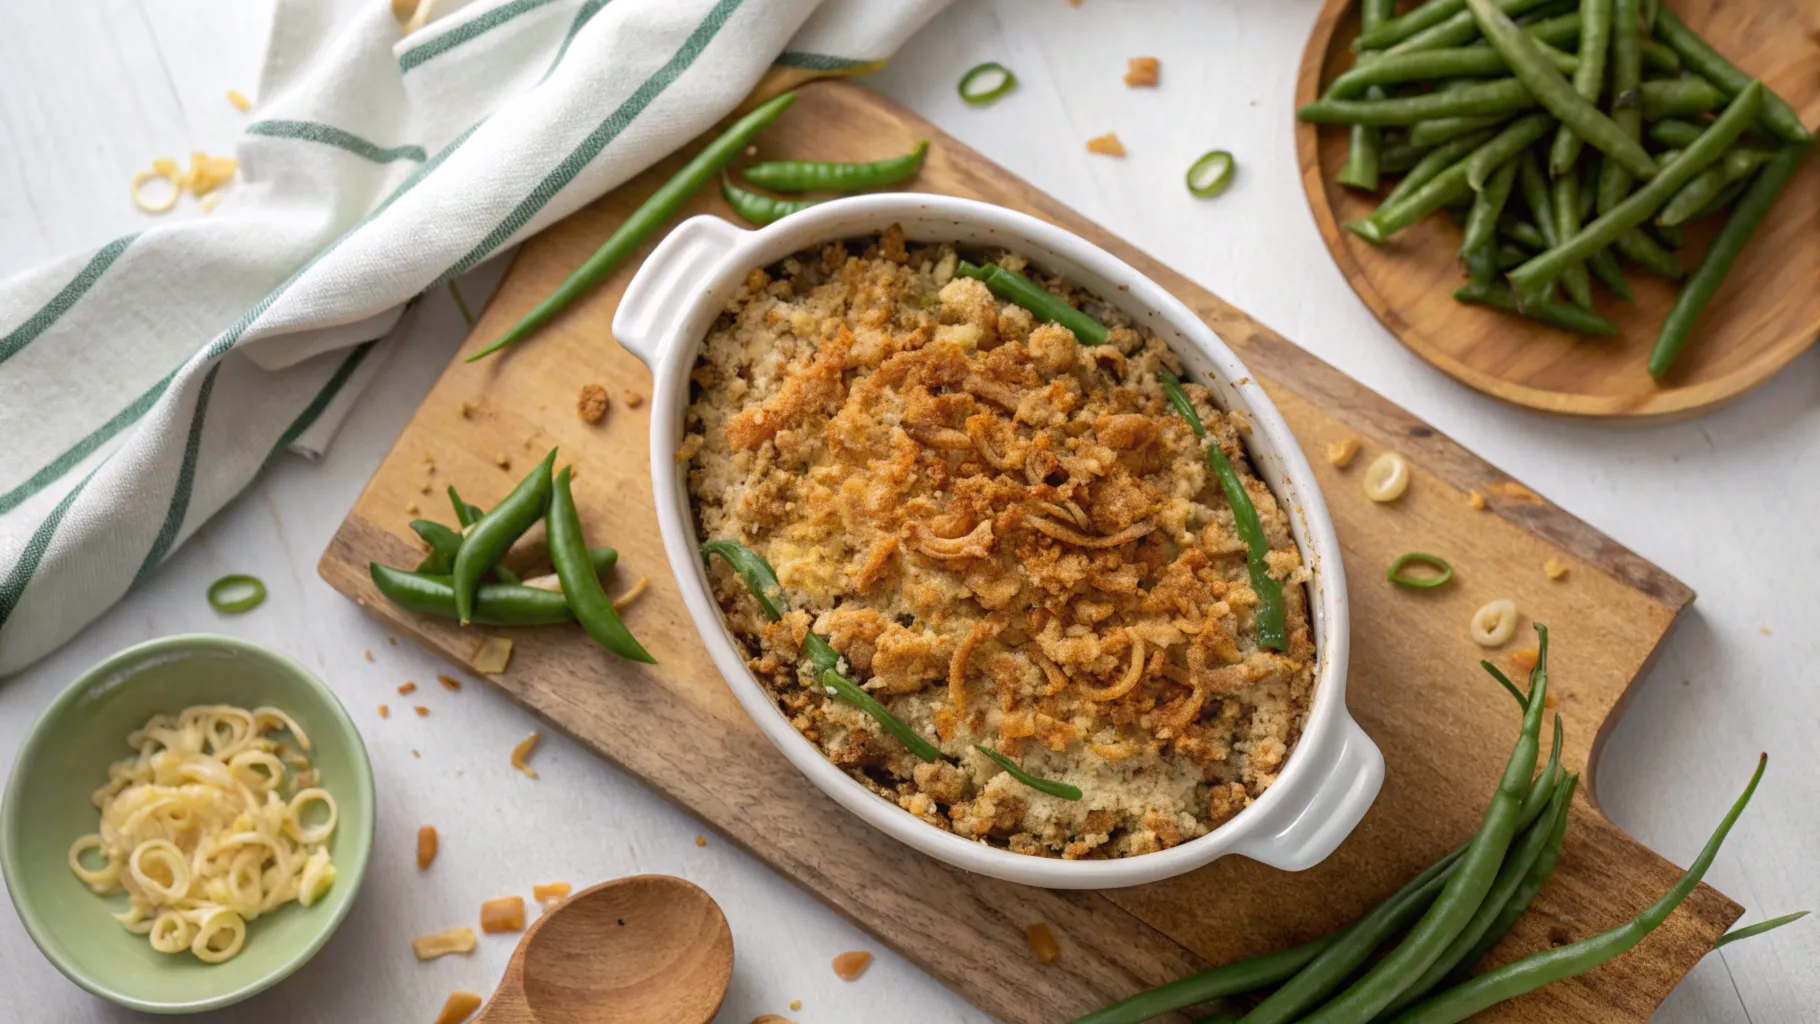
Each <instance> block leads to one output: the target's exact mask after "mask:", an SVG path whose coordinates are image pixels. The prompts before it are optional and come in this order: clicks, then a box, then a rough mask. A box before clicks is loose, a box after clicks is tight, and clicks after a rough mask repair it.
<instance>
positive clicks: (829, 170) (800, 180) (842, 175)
mask: <svg viewBox="0 0 1820 1024" xmlns="http://www.w3.org/2000/svg"><path fill="white" fill-rule="evenodd" d="M928 151H929V140H928V139H918V140H916V145H915V147H913V148H912V149H911V150H910V152H908V153H905V154H903V155H902V156H894V157H890V158H889V159H885V160H873V161H871V162H868V163H833V162H828V161H818V160H768V161H766V162H764V163H759V164H753V165H752V166H750V167H748V168H746V169H745V170H744V171H742V172H740V176H741V177H743V178H745V179H746V180H747V181H749V182H751V183H752V184H754V185H757V186H759V187H760V188H768V189H770V190H771V191H773V192H783V193H786V194H789V193H795V192H839V193H843V194H844V193H847V192H857V191H859V190H861V189H867V188H882V187H884V186H886V185H895V184H897V183H898V182H900V181H905V180H908V179H909V178H911V177H913V176H915V174H916V172H917V171H918V170H919V169H920V168H921V167H922V166H923V154H925V153H927V152H928Z"/></svg>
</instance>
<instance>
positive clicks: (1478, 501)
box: [1466, 489, 1485, 512]
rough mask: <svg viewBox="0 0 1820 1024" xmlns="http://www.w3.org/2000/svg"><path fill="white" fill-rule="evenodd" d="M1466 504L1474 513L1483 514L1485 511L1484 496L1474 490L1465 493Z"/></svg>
mask: <svg viewBox="0 0 1820 1024" xmlns="http://www.w3.org/2000/svg"><path fill="white" fill-rule="evenodd" d="M1466 504H1467V505H1469V506H1471V507H1472V509H1473V510H1474V511H1477V512H1483V511H1485V495H1484V494H1483V493H1482V492H1480V491H1478V490H1476V489H1475V490H1471V491H1467V492H1466Z"/></svg>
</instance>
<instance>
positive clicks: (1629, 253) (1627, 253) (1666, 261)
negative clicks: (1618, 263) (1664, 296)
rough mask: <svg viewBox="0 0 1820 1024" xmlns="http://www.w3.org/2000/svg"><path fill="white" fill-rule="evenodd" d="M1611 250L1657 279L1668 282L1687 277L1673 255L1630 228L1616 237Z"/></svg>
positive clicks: (1641, 233) (1684, 269)
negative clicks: (1664, 279) (1666, 279)
mask: <svg viewBox="0 0 1820 1024" xmlns="http://www.w3.org/2000/svg"><path fill="white" fill-rule="evenodd" d="M1612 248H1614V249H1616V250H1618V252H1619V253H1621V254H1623V256H1624V258H1625V259H1627V260H1630V261H1631V262H1632V263H1635V264H1636V265H1637V266H1639V267H1642V268H1643V269H1644V270H1647V271H1649V272H1650V273H1652V274H1655V275H1657V276H1659V277H1666V278H1668V279H1669V280H1670V281H1679V280H1681V279H1682V278H1684V277H1686V276H1687V269H1686V268H1685V267H1683V266H1681V264H1680V263H1679V262H1677V261H1676V260H1675V254H1674V253H1672V252H1669V251H1668V250H1667V249H1664V248H1662V246H1661V245H1660V244H1658V243H1657V242H1656V240H1655V239H1653V238H1651V237H1649V236H1648V235H1646V234H1644V233H1643V232H1642V231H1640V230H1638V229H1637V228H1631V229H1630V230H1629V231H1626V232H1624V233H1623V234H1621V235H1619V236H1618V240H1617V241H1616V242H1614V243H1612Z"/></svg>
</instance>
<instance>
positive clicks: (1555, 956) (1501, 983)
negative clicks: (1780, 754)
mask: <svg viewBox="0 0 1820 1024" xmlns="http://www.w3.org/2000/svg"><path fill="white" fill-rule="evenodd" d="M1768 763H1769V757H1768V755H1763V756H1762V757H1761V758H1759V759H1758V761H1757V770H1756V771H1755V772H1754V773H1752V775H1751V779H1750V784H1749V785H1748V786H1746V787H1745V789H1744V793H1743V794H1742V795H1741V796H1739V797H1738V800H1737V802H1736V803H1734V804H1732V807H1731V810H1730V811H1729V812H1727V813H1726V815H1725V818H1724V820H1722V821H1721V822H1720V823H1719V827H1718V829H1716V830H1715V831H1714V832H1713V835H1712V838H1710V839H1708V840H1707V842H1706V846H1705V847H1704V848H1703V849H1701V851H1700V855H1699V856H1698V857H1696V858H1694V862H1693V864H1691V865H1690V866H1689V867H1688V869H1687V871H1686V873H1685V874H1683V875H1682V876H1681V878H1680V880H1679V881H1677V882H1676V883H1675V884H1674V885H1673V886H1672V887H1671V888H1670V889H1669V890H1668V892H1667V893H1665V894H1663V896H1662V898H1661V899H1658V900H1657V901H1656V902H1655V903H1652V904H1651V905H1650V906H1649V907H1648V908H1646V909H1645V910H1644V911H1643V912H1642V913H1640V914H1638V915H1637V916H1636V917H1634V918H1632V919H1631V920H1630V921H1628V922H1626V923H1624V924H1622V925H1619V926H1618V927H1616V928H1613V929H1611V930H1609V931H1605V932H1601V933H1599V934H1598V935H1594V936H1592V937H1591V938H1587V939H1582V940H1580V941H1579V942H1572V943H1568V944H1567V945H1565V946H1557V947H1554V948H1552V949H1547V950H1543V951H1542V952H1540V953H1532V954H1530V955H1529V956H1526V957H1524V958H1522V959H1521V960H1518V961H1516V962H1514V963H1509V964H1505V965H1504V966H1502V967H1497V968H1494V969H1492V970H1489V971H1486V972H1485V973H1484V974H1480V975H1478V976H1476V977H1474V978H1472V979H1470V980H1468V981H1464V982H1462V983H1460V984H1459V985H1456V986H1454V987H1453V988H1451V989H1447V990H1446V991H1444V992H1442V993H1440V994H1439V995H1435V996H1431V997H1429V998H1428V999H1426V1000H1424V1001H1423V1002H1420V1003H1418V1004H1416V1005H1415V1006H1414V1007H1412V1008H1411V1009H1409V1010H1407V1011H1405V1012H1404V1013H1402V1014H1400V1015H1398V1016H1397V1017H1395V1018H1393V1024H1454V1022H1456V1021H1462V1020H1465V1019H1466V1018H1468V1017H1470V1016H1472V1015H1473V1014H1475V1013H1478V1012H1479V1011H1481V1010H1484V1009H1486V1008H1487V1007H1490V1006H1494V1005H1496V1004H1498V1003H1501V1002H1504V1001H1505V1000H1507V999H1514V998H1516V997H1517V996H1520V995H1522V994H1524V993H1525V992H1532V991H1534V990H1536V989H1538V988H1541V987H1542V986H1543V985H1547V984H1550V983H1552V982H1556V981H1560V980H1562V979H1565V978H1572V977H1575V976H1577V975H1580V974H1584V973H1586V972H1587V971H1590V970H1592V969H1593V968H1595V967H1597V966H1599V965H1600V964H1603V963H1605V962H1607V961H1609V960H1611V959H1612V958H1613V957H1616V956H1618V955H1619V954H1621V953H1624V952H1626V951H1627V950H1629V949H1631V948H1633V947H1634V946H1636V944H1637V943H1639V942H1641V941H1643V937H1644V936H1645V935H1648V934H1649V933H1650V932H1652V931H1654V930H1655V929H1656V928H1657V926H1659V925H1661V924H1662V922H1663V921H1666V920H1667V919H1668V915H1669V914H1671V913H1673V912H1674V910H1675V908H1676V907H1678V906H1680V905H1681V903H1682V902H1683V901H1685V900H1686V899H1687V897H1688V896H1689V895H1690V894H1691V893H1692V892H1693V891H1694V889H1695V887H1697V886H1698V885H1699V884H1700V879H1701V878H1703V877H1705V875H1706V870H1707V868H1709V867H1711V866H1712V862H1713V858H1714V857H1716V856H1717V855H1718V853H1719V847H1720V846H1721V845H1722V844H1723V843H1724V842H1725V837H1726V836H1727V835H1728V834H1730V832H1731V829H1732V826H1733V825H1734V824H1736V822H1737V820H1738V817H1739V815H1741V814H1743V813H1744V808H1745V807H1746V806H1748V805H1749V803H1750V799H1751V797H1752V795H1754V794H1755V793H1756V791H1757V783H1758V782H1759V781H1761V780H1762V778H1763V769H1764V767H1765V766H1766V765H1767V764H1768ZM1313 1019H1314V1018H1310V1020H1313Z"/></svg>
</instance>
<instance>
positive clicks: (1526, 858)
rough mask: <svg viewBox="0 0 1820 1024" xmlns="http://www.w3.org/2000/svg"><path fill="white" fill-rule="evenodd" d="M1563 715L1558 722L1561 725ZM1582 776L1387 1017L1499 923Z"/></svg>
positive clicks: (1517, 847)
mask: <svg viewBox="0 0 1820 1024" xmlns="http://www.w3.org/2000/svg"><path fill="white" fill-rule="evenodd" d="M1560 720H1561V718H1560V716H1559V715H1557V716H1555V721H1556V722H1557V723H1558V722H1560ZM1579 783H1580V777H1579V776H1578V775H1569V776H1568V777H1567V779H1566V781H1565V782H1563V783H1562V784H1561V785H1559V786H1556V787H1555V790H1554V795H1553V796H1552V797H1551V798H1550V800H1549V804H1548V810H1547V812H1546V813H1544V814H1543V815H1542V816H1541V817H1540V818H1538V819H1537V820H1536V822H1535V823H1534V824H1532V825H1530V826H1529V828H1528V829H1527V830H1525V831H1524V833H1523V836H1522V838H1521V839H1519V840H1518V841H1517V842H1516V843H1515V844H1514V845H1512V846H1511V848H1510V853H1509V854H1508V855H1507V856H1506V857H1505V858H1504V863H1503V864H1501V865H1500V866H1499V867H1498V876H1497V878H1496V879H1495V880H1494V881H1493V882H1492V884H1491V889H1490V890H1489V891H1488V892H1487V893H1486V894H1485V901H1484V902H1483V903H1480V904H1479V909H1478V910H1477V911H1475V912H1474V913H1473V916H1472V920H1471V921H1469V922H1467V925H1466V927H1465V929H1464V930H1462V931H1461V932H1460V934H1459V935H1458V936H1456V937H1455V938H1454V940H1453V942H1452V943H1451V944H1449V945H1448V947H1447V951H1446V952H1445V953H1442V954H1441V958H1440V959H1439V960H1436V961H1435V962H1434V963H1432V964H1430V965H1429V967H1428V969H1427V970H1426V971H1423V972H1422V975H1421V977H1419V978H1417V979H1416V980H1415V982H1414V983H1412V984H1411V985H1410V986H1409V987H1408V988H1406V989H1404V990H1403V994H1402V995H1400V996H1398V997H1397V998H1396V1001H1395V1002H1393V1003H1391V1004H1390V1005H1389V1006H1388V1007H1386V1008H1385V1009H1384V1013H1385V1014H1394V1013H1396V1012H1397V1011H1399V1010H1401V1009H1403V1008H1404V1007H1406V1006H1409V1005H1411V1004H1413V1003H1415V1002H1417V1001H1419V1000H1421V999H1422V998H1423V997H1424V996H1426V995H1428V993H1429V992H1430V991H1432V990H1433V989H1434V987H1435V986H1436V985H1439V984H1440V983H1441V981H1442V979H1444V978H1446V977H1447V975H1448V973H1449V972H1451V971H1452V970H1453V969H1454V968H1455V967H1456V966H1458V965H1459V964H1460V963H1461V962H1462V961H1464V960H1465V959H1466V955H1467V954H1468V953H1470V952H1471V951H1472V949H1473V947H1474V946H1476V945H1477V944H1478V942H1479V940H1480V939H1481V938H1483V937H1484V936H1485V934H1486V933H1487V932H1489V931H1490V930H1491V928H1492V925H1493V924H1495V923H1496V921H1497V918H1498V915H1499V913H1500V912H1501V911H1502V910H1503V909H1504V907H1505V906H1507V905H1509V903H1510V901H1511V899H1512V897H1514V896H1515V895H1516V893H1517V890H1518V889H1520V888H1521V887H1522V885H1523V881H1524V879H1526V878H1528V877H1529V873H1530V871H1531V870H1533V869H1534V867H1535V864H1536V861H1537V860H1538V859H1540V858H1541V856H1542V851H1543V850H1544V849H1546V848H1547V847H1548V841H1549V839H1550V838H1551V837H1552V836H1553V835H1554V831H1555V826H1556V825H1557V824H1558V823H1561V822H1563V821H1565V820H1566V818H1567V812H1568V808H1569V806H1570V805H1571V804H1572V802H1573V794H1574V789H1575V788H1576V787H1578V785H1579Z"/></svg>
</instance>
